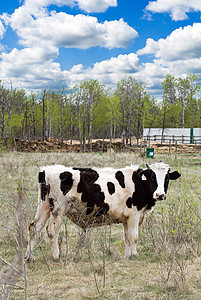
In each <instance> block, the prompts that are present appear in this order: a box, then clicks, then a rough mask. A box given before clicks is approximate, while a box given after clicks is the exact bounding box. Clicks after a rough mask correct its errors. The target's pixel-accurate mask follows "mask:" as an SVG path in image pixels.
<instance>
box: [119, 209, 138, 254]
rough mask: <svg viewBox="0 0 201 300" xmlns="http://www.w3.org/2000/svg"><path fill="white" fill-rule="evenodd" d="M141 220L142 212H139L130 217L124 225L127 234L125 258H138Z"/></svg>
mask: <svg viewBox="0 0 201 300" xmlns="http://www.w3.org/2000/svg"><path fill="white" fill-rule="evenodd" d="M139 219H140V212H137V213H136V214H134V215H133V216H130V217H129V218H128V220H127V221H126V222H125V223H124V224H123V225H124V234H125V244H126V250H125V257H126V258H129V257H132V256H137V249H136V245H137V241H138V225H139Z"/></svg>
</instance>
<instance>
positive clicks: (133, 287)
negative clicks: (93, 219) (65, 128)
mask: <svg viewBox="0 0 201 300" xmlns="http://www.w3.org/2000/svg"><path fill="white" fill-rule="evenodd" d="M155 160H157V161H160V160H162V161H165V162H167V163H169V164H170V166H171V167H172V169H174V168H177V169H178V171H180V172H181V173H182V177H181V179H179V180H178V181H177V182H174V183H173V182H172V183H171V184H170V188H169V191H168V199H167V200H166V201H165V202H162V203H160V204H158V205H157V207H156V208H155V211H154V213H153V214H150V215H149V216H148V217H147V219H146V221H145V223H144V224H143V227H141V228H140V241H139V244H138V249H139V250H138V251H139V257H138V258H137V259H132V260H131V259H130V260H126V259H124V242H123V229H122V226H121V225H114V226H112V227H111V230H110V227H109V226H108V227H101V228H99V229H94V230H91V231H90V232H89V234H88V236H87V239H86V241H85V243H84V244H83V245H82V247H81V246H79V247H78V240H79V236H80V231H79V229H78V228H77V227H76V226H75V225H74V224H72V223H70V222H69V221H67V226H66V220H64V224H63V226H62V230H61V235H60V245H61V249H62V259H61V262H59V263H55V262H53V261H52V257H51V253H50V248H49V244H48V241H47V239H46V238H45V239H44V241H43V242H42V243H41V244H40V247H38V249H37V250H36V252H35V258H36V263H34V264H31V265H25V270H24V271H25V272H23V271H22V272H21V273H22V275H19V274H18V275H17V274H16V273H15V274H14V275H12V276H13V277H12V278H11V277H10V278H7V281H9V280H12V281H13V284H14V286H13V289H12V288H10V291H11V293H10V295H9V297H10V299H26V297H27V298H28V299H41V300H42V299H70V300H71V299H136V300H149V299H175V300H176V299H193V300H196V299H197V300H198V299H201V287H200V278H201V261H200V260H201V255H200V254H201V253H200V237H201V236H200V232H201V231H200V217H201V210H200V209H201V172H200V165H201V157H199V156H184V155H178V156H177V159H176V160H175V155H162V154H156V155H155ZM151 162H153V161H152V160H147V159H145V158H142V157H139V154H134V153H131V154H129V153H127V154H124V153H121V154H117V153H106V154H89V153H88V154H75V153H66V154H63V153H37V154H33V153H32V154H31V153H16V152H10V153H0V256H1V259H0V270H1V281H0V293H1V292H2V291H5V287H6V284H4V285H3V281H2V280H3V279H5V274H7V273H5V272H6V271H7V270H8V269H9V268H10V266H9V265H8V264H12V263H13V260H14V257H15V255H16V253H18V252H19V245H18V240H17V239H16V237H17V230H18V227H19V224H18V223H17V221H16V212H17V207H16V204H17V199H19V195H21V197H22V199H23V206H22V213H23V216H24V218H25V219H24V221H25V226H24V230H23V232H22V238H23V241H24V250H25V248H26V243H27V227H28V224H29V222H30V221H31V220H32V219H33V216H34V213H35V209H36V206H37V175H38V170H39V167H40V166H41V165H47V164H48V165H49V164H55V163H58V164H65V165H67V166H70V165H73V166H78V167H84V166H96V167H106V166H112V167H117V168H118V167H124V166H126V165H130V164H139V165H140V166H145V163H151ZM19 187H21V190H20V191H21V194H20V193H19ZM162 244H163V247H161V245H162ZM175 249H176V250H177V251H175ZM2 259H3V260H2ZM14 276H15V278H14ZM26 280H27V282H26ZM26 285H27V286H26ZM25 291H26V292H27V295H26V293H25ZM2 294H3V292H2ZM2 299H3V298H2ZM7 299H9V298H8V297H7Z"/></svg>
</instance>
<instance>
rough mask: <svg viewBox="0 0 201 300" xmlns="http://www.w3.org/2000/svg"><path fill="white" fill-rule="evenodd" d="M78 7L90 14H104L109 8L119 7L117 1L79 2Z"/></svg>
mask: <svg viewBox="0 0 201 300" xmlns="http://www.w3.org/2000/svg"><path fill="white" fill-rule="evenodd" d="M76 2H77V4H78V6H79V7H80V8H81V9H82V10H84V11H86V12H88V13H91V12H104V11H106V10H107V9H108V7H115V6H117V0H78V1H76Z"/></svg>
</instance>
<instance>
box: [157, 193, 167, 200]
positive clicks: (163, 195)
mask: <svg viewBox="0 0 201 300" xmlns="http://www.w3.org/2000/svg"><path fill="white" fill-rule="evenodd" d="M156 199H157V200H165V199H166V195H165V194H159V193H156Z"/></svg>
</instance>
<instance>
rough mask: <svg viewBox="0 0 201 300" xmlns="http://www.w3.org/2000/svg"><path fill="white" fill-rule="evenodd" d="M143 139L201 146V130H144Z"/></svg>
mask: <svg viewBox="0 0 201 300" xmlns="http://www.w3.org/2000/svg"><path fill="white" fill-rule="evenodd" d="M143 139H145V140H150V141H157V142H164V143H168V142H170V141H171V143H174V142H175V141H177V142H178V143H185V144H195V143H196V144H201V128H165V129H164V130H162V128H144V129H143Z"/></svg>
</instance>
